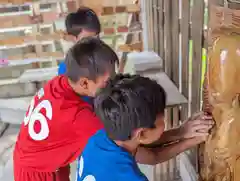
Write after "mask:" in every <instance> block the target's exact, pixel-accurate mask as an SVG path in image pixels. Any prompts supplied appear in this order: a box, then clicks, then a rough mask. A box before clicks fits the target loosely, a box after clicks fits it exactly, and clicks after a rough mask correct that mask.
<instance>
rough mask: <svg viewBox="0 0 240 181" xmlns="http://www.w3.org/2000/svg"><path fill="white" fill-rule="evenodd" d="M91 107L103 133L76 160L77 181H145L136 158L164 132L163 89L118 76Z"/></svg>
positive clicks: (138, 78)
mask: <svg viewBox="0 0 240 181" xmlns="http://www.w3.org/2000/svg"><path fill="white" fill-rule="evenodd" d="M94 107H95V112H96V114H97V116H98V117H99V118H100V119H101V121H102V123H103V125H104V130H100V131H98V132H97V133H96V134H95V135H94V136H92V137H91V138H90V139H89V141H88V144H87V145H86V147H85V148H84V150H83V152H82V155H81V156H80V157H79V160H78V169H77V181H123V180H124V181H128V180H129V181H130V180H131V181H147V180H148V179H147V178H146V176H145V175H143V174H142V173H141V171H140V170H139V168H138V166H137V163H136V159H135V156H136V153H137V152H138V149H139V148H140V146H142V145H149V144H152V143H154V142H156V141H158V140H159V138H160V137H161V135H162V133H163V131H164V110H165V107H166V93H165V91H164V89H163V88H162V87H161V86H160V85H159V84H157V82H156V81H153V80H150V79H149V78H145V77H141V76H139V75H133V76H131V75H126V74H125V75H122V74H119V75H117V76H115V77H114V78H113V79H111V80H110V81H109V82H108V83H107V85H106V87H105V88H103V89H102V90H101V91H100V92H99V93H98V95H97V96H96V98H95V100H94ZM196 139H202V138H196ZM195 142H196V141H195ZM146 156H147V155H146Z"/></svg>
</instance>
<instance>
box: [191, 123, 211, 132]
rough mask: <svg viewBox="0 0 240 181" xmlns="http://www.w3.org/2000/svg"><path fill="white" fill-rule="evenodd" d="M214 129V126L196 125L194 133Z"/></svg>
mask: <svg viewBox="0 0 240 181" xmlns="http://www.w3.org/2000/svg"><path fill="white" fill-rule="evenodd" d="M211 128H212V126H211V125H210V124H209V125H207V124H199V125H195V126H194V127H193V130H194V131H198V130H209V129H211Z"/></svg>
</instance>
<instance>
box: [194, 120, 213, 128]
mask: <svg viewBox="0 0 240 181" xmlns="http://www.w3.org/2000/svg"><path fill="white" fill-rule="evenodd" d="M213 124H214V122H213V121H212V120H202V119H199V120H195V121H193V122H192V125H193V126H195V125H213Z"/></svg>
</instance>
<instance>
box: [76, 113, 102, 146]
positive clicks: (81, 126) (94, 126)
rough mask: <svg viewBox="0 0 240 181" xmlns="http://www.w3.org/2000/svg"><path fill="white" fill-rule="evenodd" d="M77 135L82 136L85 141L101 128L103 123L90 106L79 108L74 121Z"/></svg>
mask: <svg viewBox="0 0 240 181" xmlns="http://www.w3.org/2000/svg"><path fill="white" fill-rule="evenodd" d="M74 127H75V130H76V134H77V136H80V137H81V138H84V139H86V140H83V141H85V142H87V141H88V139H89V138H90V137H91V136H93V135H94V134H95V133H96V132H97V131H99V130H100V129H102V128H103V124H102V122H101V121H100V119H99V118H98V117H97V116H96V114H95V113H94V112H93V111H92V109H90V108H84V109H82V110H80V111H79V112H78V113H77V115H76V120H75V123H74Z"/></svg>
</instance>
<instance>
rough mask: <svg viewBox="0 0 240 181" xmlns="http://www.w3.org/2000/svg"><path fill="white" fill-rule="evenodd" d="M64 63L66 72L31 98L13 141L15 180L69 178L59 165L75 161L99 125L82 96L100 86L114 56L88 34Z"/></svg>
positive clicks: (107, 73) (93, 92)
mask: <svg viewBox="0 0 240 181" xmlns="http://www.w3.org/2000/svg"><path fill="white" fill-rule="evenodd" d="M66 64H67V72H66V76H58V77H55V78H53V79H52V80H51V81H49V82H48V83H47V84H46V85H45V86H44V88H42V89H40V90H39V91H38V93H37V94H36V95H35V96H34V98H33V100H32V101H31V104H30V106H29V110H28V112H27V114H26V117H25V118H24V123H23V124H22V126H21V129H20V133H19V136H18V140H17V142H16V146H15V151H14V177H15V181H56V180H60V178H61V180H64V181H65V180H68V179H69V178H68V177H69V172H68V171H66V174H64V173H65V171H62V170H61V167H64V166H67V165H68V164H70V163H71V162H72V161H74V160H75V159H76V158H77V157H78V156H79V155H80V154H81V151H82V149H83V148H84V146H85V144H86V142H87V141H88V138H89V137H91V136H92V135H93V134H94V133H95V132H96V131H98V130H99V129H100V128H102V124H101V122H100V121H99V120H98V119H97V118H96V116H95V114H94V112H93V110H92V106H91V104H89V103H87V102H85V101H83V100H82V99H81V96H91V97H93V96H94V95H95V93H96V91H97V89H99V88H101V87H102V86H104V84H105V82H106V81H107V79H108V78H109V77H110V75H111V74H112V73H114V71H115V65H116V64H118V57H117V55H116V54H115V52H114V51H113V50H112V49H111V48H110V47H109V46H108V45H106V44H105V43H103V42H102V41H101V40H99V39H97V38H89V39H85V40H82V41H81V42H79V43H77V44H76V45H75V46H74V47H73V48H71V49H70V50H69V52H68V54H67V56H66ZM68 68H69V69H68ZM63 172H64V173H63Z"/></svg>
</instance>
